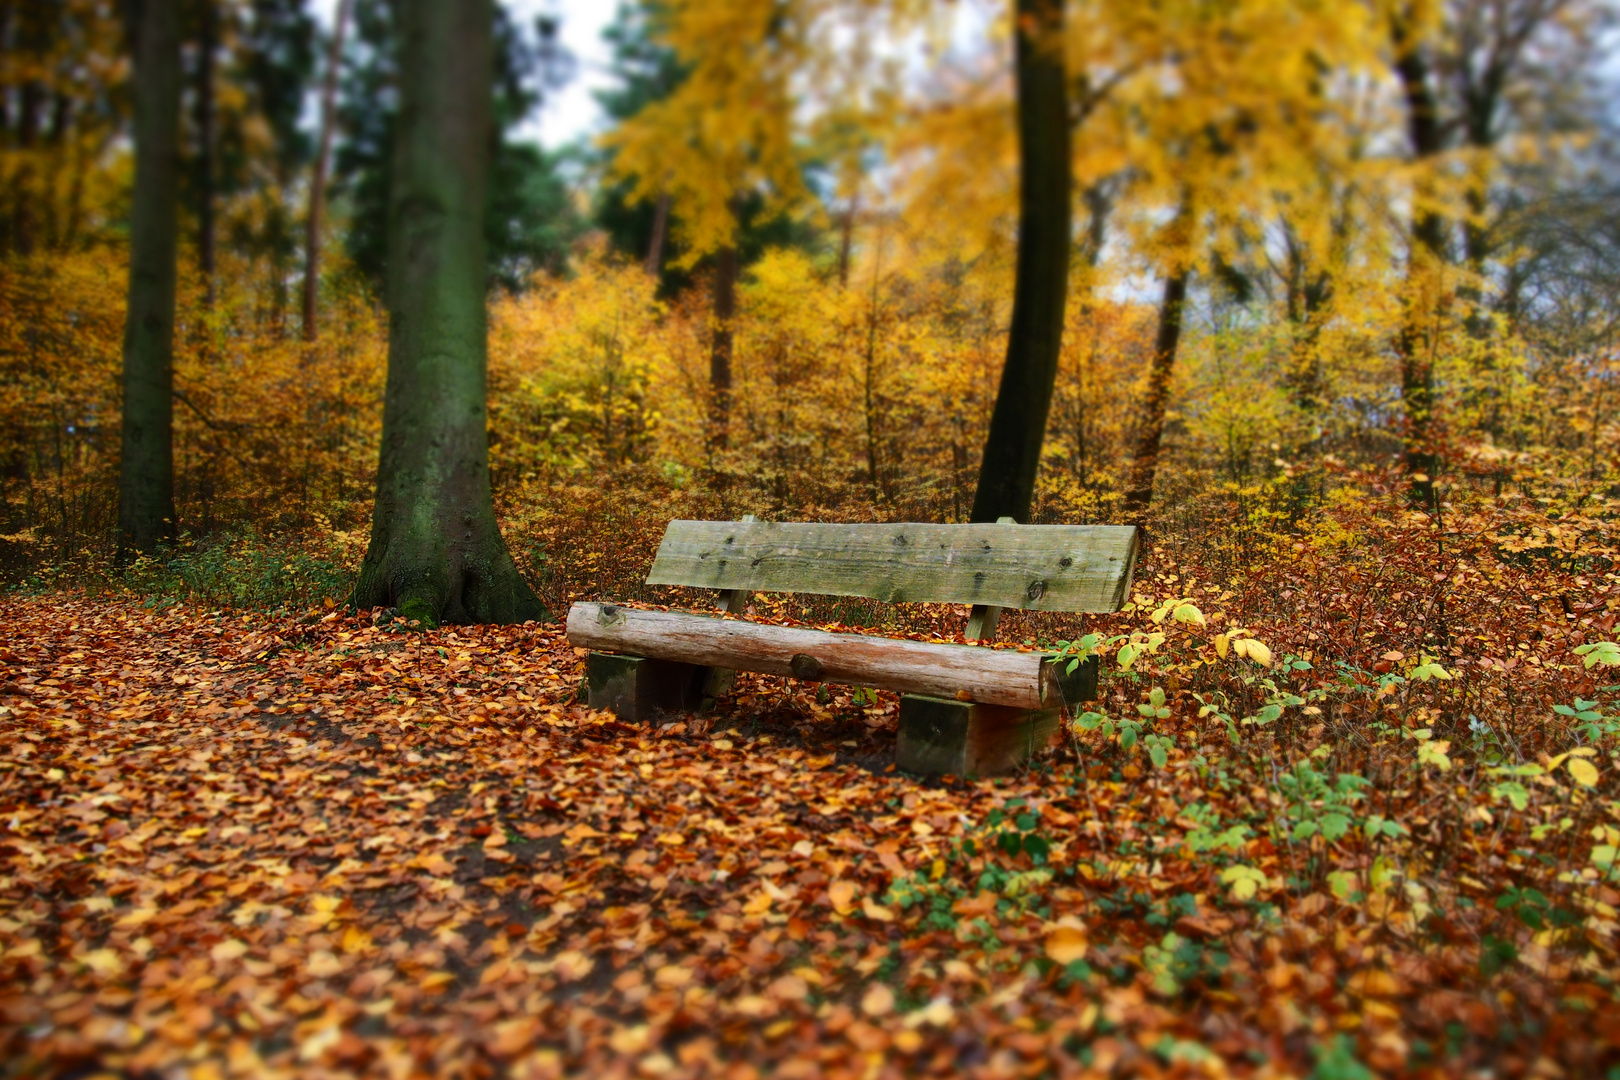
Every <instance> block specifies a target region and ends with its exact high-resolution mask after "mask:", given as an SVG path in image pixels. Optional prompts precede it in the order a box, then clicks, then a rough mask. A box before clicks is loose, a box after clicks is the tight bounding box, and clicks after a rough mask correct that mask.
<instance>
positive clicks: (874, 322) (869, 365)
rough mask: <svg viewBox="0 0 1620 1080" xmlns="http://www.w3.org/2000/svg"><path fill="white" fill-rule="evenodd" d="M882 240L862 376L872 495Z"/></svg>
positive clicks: (875, 490)
mask: <svg viewBox="0 0 1620 1080" xmlns="http://www.w3.org/2000/svg"><path fill="white" fill-rule="evenodd" d="M882 271H883V242H882V240H881V239H879V241H878V250H877V253H876V257H875V258H874V259H873V260H872V297H871V308H870V312H869V317H868V319H867V324H866V371H865V376H866V377H865V378H864V379H863V380H862V383H863V385H862V390H863V391H864V397H865V406H866V410H865V411H866V480H867V483H868V484H870V485H871V488H872V498H873V500H874V501H875V500H876V499H877V497H878V448H877V444H878V434H877V419H878V418H877V400H876V398H877V345H878V300H879V299H880V296H881V293H880V289H881V286H882V284H883V274H882Z"/></svg>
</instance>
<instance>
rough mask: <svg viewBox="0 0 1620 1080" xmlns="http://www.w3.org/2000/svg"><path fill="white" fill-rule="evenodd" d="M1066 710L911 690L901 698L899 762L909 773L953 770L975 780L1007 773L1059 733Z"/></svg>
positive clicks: (925, 774) (940, 773)
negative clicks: (982, 702) (925, 694)
mask: <svg viewBox="0 0 1620 1080" xmlns="http://www.w3.org/2000/svg"><path fill="white" fill-rule="evenodd" d="M1060 719H1061V710H1059V709H1043V710H1039V711H1031V710H1028V709H1015V708H1011V707H1009V706H1006V705H979V704H975V703H974V702H971V701H951V700H949V699H947V698H934V697H923V696H921V695H918V694H906V695H905V696H904V697H902V698H901V699H900V738H899V742H898V744H897V746H896V747H895V761H896V764H898V765H899V766H900V768H902V769H904V770H905V771H906V772H909V773H917V774H919V775H922V776H939V775H942V774H945V773H950V774H951V775H953V776H963V777H968V778H970V779H972V778H977V777H981V776H993V775H995V774H996V773H1001V772H1006V771H1007V770H1009V769H1012V768H1014V767H1016V766H1018V765H1020V764H1022V763H1023V762H1025V761H1028V760H1029V758H1030V757H1031V756H1032V755H1033V754H1034V753H1035V751H1037V750H1039V749H1041V748H1042V747H1044V746H1045V745H1046V744H1047V742H1048V741H1049V740H1050V739H1051V738H1052V734H1053V733H1054V732H1055V731H1057V729H1058V724H1059V722H1060Z"/></svg>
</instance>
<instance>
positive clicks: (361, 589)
mask: <svg viewBox="0 0 1620 1080" xmlns="http://www.w3.org/2000/svg"><path fill="white" fill-rule="evenodd" d="M398 10H399V18H400V22H399V27H400V48H401V57H400V61H401V62H400V65H399V70H400V71H401V72H402V73H403V76H404V77H403V79H402V80H401V86H400V109H399V120H398V127H397V129H396V131H397V134H396V137H395V146H394V170H393V188H392V190H391V191H390V192H389V199H388V283H387V285H388V309H389V333H388V385H387V391H386V396H385V399H384V403H383V443H382V455H381V459H380V461H379V463H378V467H377V501H376V506H375V509H374V511H373V516H372V522H371V543H370V546H369V547H368V549H367V551H366V558H365V563H364V564H363V566H362V567H361V570H360V578H359V581H358V582H357V583H356V585H355V591H354V598H353V602H354V604H355V606H357V607H362V608H366V607H375V606H379V605H388V606H391V607H396V608H398V609H399V610H400V612H401V613H402V614H403V615H404V616H405V617H407V618H413V619H421V620H422V621H423V622H424V623H442V622H454V623H471V622H497V623H510V622H518V621H522V620H525V619H541V618H546V617H547V615H546V612H545V609H544V608H543V607H542V606H541V604H540V601H539V600H538V599H537V598H536V597H535V595H534V592H533V591H532V590H531V589H530V588H529V586H528V585H527V583H525V582H524V580H523V578H522V577H521V576H519V574H518V570H517V566H516V565H515V564H514V563H513V561H512V557H511V555H510V554H509V553H508V551H507V547H506V542H505V540H503V539H502V538H501V533H500V529H499V527H498V526H497V525H496V522H495V509H494V503H493V499H492V497H491V491H490V478H489V434H488V423H489V420H488V416H487V412H486V398H487V395H488V353H487V336H488V325H487V320H486V316H485V298H486V295H487V292H488V272H487V270H486V266H485V250H484V230H483V222H484V207H485V196H486V187H487V182H488V174H489V167H490V157H491V148H492V147H493V145H494V130H495V129H494V122H495V121H494V101H493V97H494V94H493V90H494V61H495V52H494V6H493V3H492V0H401V3H400V4H399V9H398Z"/></svg>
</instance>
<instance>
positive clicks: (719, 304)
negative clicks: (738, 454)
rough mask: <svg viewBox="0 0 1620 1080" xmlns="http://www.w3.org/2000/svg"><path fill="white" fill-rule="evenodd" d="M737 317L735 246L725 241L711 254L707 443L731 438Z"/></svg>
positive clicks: (718, 444)
mask: <svg viewBox="0 0 1620 1080" xmlns="http://www.w3.org/2000/svg"><path fill="white" fill-rule="evenodd" d="M736 317H737V249H736V247H734V246H732V245H730V244H728V245H726V246H725V247H723V248H721V249H720V250H719V251H718V252H717V253H716V254H715V257H714V338H713V340H712V341H711V342H710V345H709V446H710V448H711V449H713V450H724V449H725V448H726V446H727V445H728V444H729V442H730V440H731V430H730V429H731V348H732V335H733V327H732V322H733V320H734V319H735V318H736Z"/></svg>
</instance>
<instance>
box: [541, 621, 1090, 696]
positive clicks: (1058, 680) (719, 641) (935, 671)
mask: <svg viewBox="0 0 1620 1080" xmlns="http://www.w3.org/2000/svg"><path fill="white" fill-rule="evenodd" d="M568 640H569V641H570V642H572V643H573V644H574V645H575V646H578V647H582V648H587V649H599V650H603V651H606V652H620V653H632V654H635V655H638V656H656V657H660V658H662V659H666V660H676V661H679V662H681V663H685V664H702V665H708V666H715V667H727V668H736V669H740V670H743V671H759V672H764V673H766V674H770V675H789V676H800V675H801V673H802V675H813V676H815V677H816V678H817V679H818V681H821V682H830V683H840V684H844V685H848V686H876V687H881V688H883V689H886V690H895V691H899V692H900V693H904V694H923V695H927V696H930V697H945V698H952V699H957V698H959V696H960V695H963V694H965V695H966V696H967V698H968V699H970V700H972V701H978V702H984V703H988V704H993V705H1011V706H1016V707H1018V708H1021V709H1042V708H1055V707H1057V706H1059V705H1061V704H1062V702H1063V699H1064V695H1065V693H1067V695H1068V699H1069V700H1070V701H1077V700H1080V699H1081V696H1082V694H1083V693H1084V690H1083V680H1084V674H1083V673H1084V672H1086V671H1087V670H1088V669H1086V668H1085V667H1084V666H1082V668H1081V670H1080V672H1077V673H1076V676H1075V677H1065V676H1064V675H1063V674H1062V668H1063V667H1064V666H1066V665H1060V664H1057V663H1053V662H1051V661H1050V660H1049V659H1048V658H1047V657H1045V656H1043V655H1041V654H1040V653H1024V652H1013V651H1011V650H998V649H987V648H983V647H979V646H973V645H936V644H932V643H929V642H922V641H904V640H896V639H893V638H883V637H868V636H866V635H862V634H833V633H827V632H825V631H821V630H806V629H802V628H799V627H789V626H767V625H764V624H761V623H750V622H742V621H739V620H736V619H717V618H712V617H710V616H706V615H692V614H688V613H686V612H678V611H642V610H639V609H636V608H626V607H618V606H616V605H613V604H594V603H582V604H575V605H574V606H573V607H572V608H570V609H569V611H568Z"/></svg>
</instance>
